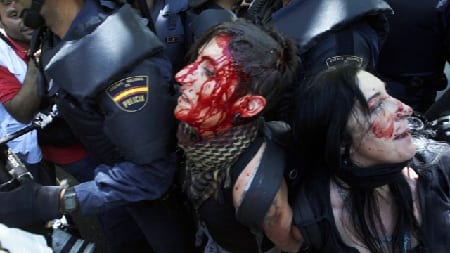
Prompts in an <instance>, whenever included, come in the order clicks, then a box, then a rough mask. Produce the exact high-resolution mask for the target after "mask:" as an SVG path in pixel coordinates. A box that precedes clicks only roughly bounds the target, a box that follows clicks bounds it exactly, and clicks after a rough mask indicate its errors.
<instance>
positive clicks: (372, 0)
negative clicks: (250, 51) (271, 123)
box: [248, 0, 391, 120]
mask: <svg viewBox="0 0 450 253" xmlns="http://www.w3.org/2000/svg"><path fill="white" fill-rule="evenodd" d="M248 12H249V16H250V18H252V19H253V20H254V21H255V22H258V23H263V24H270V25H273V26H274V27H276V28H277V29H278V30H280V31H281V32H284V33H285V34H287V35H289V36H291V37H292V38H293V39H295V41H296V43H297V47H298V49H299V50H298V55H299V56H300V58H301V64H300V67H299V69H298V81H297V82H296V83H293V84H292V87H291V90H289V92H287V93H286V96H285V99H284V100H283V103H281V104H280V106H279V107H280V108H279V109H278V110H277V111H275V112H267V113H266V117H268V118H275V119H283V120H289V116H288V115H289V112H290V111H291V110H292V108H291V104H292V103H291V102H290V101H292V99H293V98H292V97H291V96H289V95H290V94H294V93H295V90H297V88H298V87H299V86H301V85H303V84H305V83H307V80H309V79H310V78H311V77H312V76H314V75H315V74H316V73H318V72H319V71H321V70H324V69H327V68H329V67H332V66H335V65H337V64H341V63H349V62H350V63H353V64H355V65H358V66H364V67H366V68H367V69H369V70H370V69H372V70H373V69H374V68H375V64H376V62H377V59H378V54H379V48H380V46H381V44H382V42H383V41H384V38H385V35H386V32H387V29H386V26H387V22H386V15H387V14H388V13H391V9H390V7H389V5H387V4H386V2H384V1H383V0H363V1H361V0H336V1H326V0H292V1H286V0H269V1H266V0H254V1H253V2H252V4H251V6H250V7H249V9H248Z"/></svg>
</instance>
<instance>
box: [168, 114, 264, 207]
mask: <svg viewBox="0 0 450 253" xmlns="http://www.w3.org/2000/svg"><path fill="white" fill-rule="evenodd" d="M257 133H258V123H257V121H255V122H252V123H248V124H245V125H241V126H236V127H233V128H231V129H230V130H228V131H226V132H225V133H223V134H221V135H220V136H214V137H212V138H208V139H207V140H202V139H201V137H200V136H199V135H198V134H197V132H196V131H195V130H194V129H192V128H191V127H189V126H188V125H186V124H180V126H179V128H178V133H177V137H178V146H180V148H182V149H183V150H184V152H185V156H186V168H185V169H186V179H185V184H184V189H185V191H186V192H187V193H188V196H189V198H190V200H191V201H192V203H193V205H194V207H195V208H196V209H197V208H199V207H200V205H201V204H202V203H203V201H205V200H206V199H208V198H210V197H215V198H217V197H218V195H219V193H220V191H221V189H222V188H227V187H230V183H231V182H230V175H229V170H230V168H231V166H232V165H233V164H234V162H236V160H237V159H238V158H239V156H240V155H241V154H242V152H243V151H245V150H246V149H247V147H248V146H250V144H251V143H252V142H253V141H254V140H255V138H256V136H257Z"/></svg>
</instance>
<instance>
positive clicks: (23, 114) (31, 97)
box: [4, 61, 41, 123]
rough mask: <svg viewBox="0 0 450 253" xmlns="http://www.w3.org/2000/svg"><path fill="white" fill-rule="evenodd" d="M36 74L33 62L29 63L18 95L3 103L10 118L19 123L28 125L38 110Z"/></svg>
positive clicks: (36, 70)
mask: <svg viewBox="0 0 450 253" xmlns="http://www.w3.org/2000/svg"><path fill="white" fill-rule="evenodd" d="M38 74H39V70H38V68H37V66H36V65H35V63H34V62H33V61H30V63H29V64H28V69H27V74H26V77H25V80H24V82H23V85H22V88H21V89H20V91H19V93H17V95H16V96H14V98H13V99H11V100H9V101H7V102H5V103H4V105H5V108H6V110H7V111H8V112H9V113H10V114H11V116H13V117H14V118H15V119H16V120H17V121H19V122H21V123H29V122H30V121H31V120H32V119H33V117H34V115H35V114H36V112H37V110H38V107H39V103H40V101H41V99H40V97H39V95H38V88H37V79H38Z"/></svg>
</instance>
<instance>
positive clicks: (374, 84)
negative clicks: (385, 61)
mask: <svg viewBox="0 0 450 253" xmlns="http://www.w3.org/2000/svg"><path fill="white" fill-rule="evenodd" d="M357 79H358V82H359V88H360V89H361V91H362V93H363V94H364V96H365V98H366V100H367V104H368V105H369V111H370V115H369V117H367V116H366V115H363V113H362V112H361V110H360V109H358V106H359V105H357V106H356V107H357V108H355V114H354V117H351V118H350V119H349V122H348V127H349V129H350V131H351V133H352V137H353V138H352V139H353V143H352V145H351V147H350V158H351V159H352V161H353V162H354V163H355V164H356V165H358V166H362V167H364V166H371V165H376V164H385V163H398V162H403V161H406V160H408V159H410V158H412V157H413V156H414V154H415V152H416V149H415V146H414V144H413V143H412V139H411V134H410V133H409V126H408V120H407V118H408V117H409V116H410V115H411V114H412V112H413V111H412V109H411V107H409V106H408V105H405V104H403V103H402V102H400V101H399V100H397V99H395V98H393V97H391V96H390V95H389V94H388V93H387V92H386V89H385V84H384V83H383V82H382V81H381V80H380V79H378V78H377V77H375V76H373V75H372V74H370V73H368V72H365V71H360V72H359V73H358V75H357Z"/></svg>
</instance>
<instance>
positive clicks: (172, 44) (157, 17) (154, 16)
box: [127, 0, 189, 71]
mask: <svg viewBox="0 0 450 253" xmlns="http://www.w3.org/2000/svg"><path fill="white" fill-rule="evenodd" d="M127 2H128V3H129V4H131V5H132V6H133V7H134V8H136V9H138V10H139V11H140V14H141V16H142V17H144V18H146V19H147V22H148V23H147V26H148V27H149V29H150V30H151V31H153V32H154V33H155V34H156V35H157V36H158V38H159V39H160V40H161V41H162V42H163V43H164V44H165V46H166V55H167V57H168V58H169V60H170V61H171V62H172V67H173V70H174V71H177V70H179V69H180V68H181V67H182V66H183V65H184V64H185V63H186V59H185V55H186V52H187V49H188V47H189V45H187V39H186V33H187V31H186V29H187V28H186V24H185V16H186V11H187V9H188V0H127Z"/></svg>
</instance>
